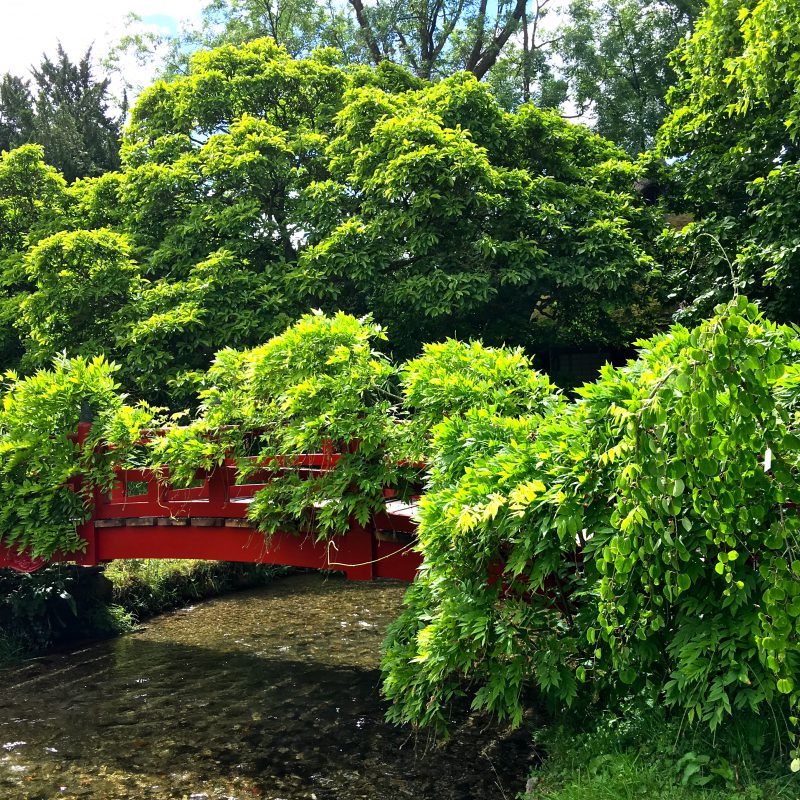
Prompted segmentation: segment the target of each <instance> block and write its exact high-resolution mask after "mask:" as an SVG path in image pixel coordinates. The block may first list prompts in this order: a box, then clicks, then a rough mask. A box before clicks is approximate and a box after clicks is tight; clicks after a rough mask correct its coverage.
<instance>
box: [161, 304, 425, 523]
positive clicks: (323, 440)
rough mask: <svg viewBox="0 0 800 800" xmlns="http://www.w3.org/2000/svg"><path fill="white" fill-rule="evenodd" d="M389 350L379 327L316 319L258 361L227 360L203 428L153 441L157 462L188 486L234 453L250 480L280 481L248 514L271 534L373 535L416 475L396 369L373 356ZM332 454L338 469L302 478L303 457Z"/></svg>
mask: <svg viewBox="0 0 800 800" xmlns="http://www.w3.org/2000/svg"><path fill="white" fill-rule="evenodd" d="M383 339H385V334H384V333H383V331H382V330H381V328H380V326H378V325H376V324H375V323H373V322H372V320H371V319H369V318H365V319H361V320H358V319H355V318H354V317H352V316H348V315H345V314H342V313H339V314H336V315H335V316H333V317H325V316H324V315H322V314H321V313H315V314H311V315H306V316H304V317H302V318H301V319H300V320H299V321H298V322H296V323H295V324H294V325H292V326H290V327H289V328H288V329H287V330H286V331H285V332H284V333H282V334H281V335H279V336H275V337H273V338H272V339H271V340H270V341H268V342H267V343H266V344H264V345H261V346H260V347H257V348H255V349H253V350H249V351H244V352H236V351H232V350H223V351H221V352H220V353H219V354H218V355H217V358H216V359H215V361H214V363H213V365H212V367H211V369H210V370H209V372H208V375H207V377H206V379H205V381H204V384H205V385H204V388H203V390H202V392H201V394H200V397H201V408H200V414H199V415H198V418H197V419H196V420H195V421H194V422H193V423H192V425H190V426H189V427H187V428H180V429H176V430H174V431H169V432H168V433H167V434H166V435H165V436H164V437H159V438H157V439H155V440H154V441H153V443H152V450H153V452H152V459H153V463H154V464H156V465H160V464H162V463H163V464H166V465H168V466H169V467H170V476H171V477H172V478H173V479H178V480H180V479H183V480H191V478H192V477H193V475H194V472H195V470H196V469H197V468H198V467H203V468H210V467H212V466H213V465H214V464H215V463H221V461H222V459H223V458H225V457H230V456H231V455H232V454H233V455H235V456H236V457H238V459H239V460H238V464H239V468H240V477H241V479H242V480H246V479H247V477H248V475H249V474H250V473H251V472H252V471H253V470H257V469H262V470H263V469H267V470H268V471H270V472H272V475H271V479H270V481H269V483H268V484H267V485H266V486H265V487H264V488H263V489H261V490H260V491H259V492H258V493H257V494H256V496H255V498H254V500H253V503H252V504H251V506H250V510H249V516H250V518H251V519H253V520H254V521H255V522H257V523H258V525H259V527H260V528H261V529H262V530H264V531H266V532H267V533H273V532H274V531H276V530H278V529H281V530H297V531H310V530H314V531H315V533H316V535H317V536H319V537H320V538H328V537H330V536H331V535H333V534H336V533H342V532H344V531H346V530H347V529H348V527H349V524H350V520H351V519H355V520H357V521H358V522H359V523H360V524H362V525H366V524H367V522H368V521H369V519H370V518H371V515H372V514H373V513H374V512H375V511H378V510H382V509H383V507H384V497H383V489H384V487H387V486H392V485H397V484H398V483H399V482H400V481H401V480H402V476H403V473H404V472H405V471H408V472H410V469H409V470H404V469H403V468H398V465H397V456H396V453H397V452H399V450H398V447H399V442H400V438H401V432H402V428H401V427H399V426H398V425H396V424H395V421H394V413H393V405H394V399H393V392H392V389H393V386H394V383H395V377H396V376H395V368H394V367H393V366H392V365H391V363H390V362H389V361H388V359H387V358H386V356H384V355H382V354H381V353H379V352H378V351H377V350H376V349H375V344H377V343H378V342H379V341H381V340H383ZM230 426H235V427H233V428H231V427H230ZM325 452H328V453H330V454H331V455H332V454H333V453H337V454H340V455H339V457H338V460H337V461H335V463H331V464H330V465H329V467H330V468H328V469H323V470H321V471H320V470H319V469H317V470H308V469H307V468H305V469H304V468H303V466H304V465H303V463H302V457H303V456H304V455H305V454H308V453H318V454H319V453H325ZM393 455H394V457H393ZM251 456H254V458H250V457H251ZM276 467H277V468H278V470H276ZM281 468H282V469H281Z"/></svg>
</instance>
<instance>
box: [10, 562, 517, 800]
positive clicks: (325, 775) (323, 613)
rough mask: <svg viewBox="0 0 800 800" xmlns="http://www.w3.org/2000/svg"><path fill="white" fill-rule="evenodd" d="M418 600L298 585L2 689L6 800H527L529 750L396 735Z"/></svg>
mask: <svg viewBox="0 0 800 800" xmlns="http://www.w3.org/2000/svg"><path fill="white" fill-rule="evenodd" d="M404 590H405V587H404V586H403V585H401V584H395V583H347V582H345V581H344V580H341V579H338V578H324V577H322V576H319V575H298V576H293V577H289V578H284V579H281V580H278V581H276V582H275V583H274V584H273V585H272V586H270V587H267V588H265V589H259V590H255V591H250V592H244V593H241V594H235V595H229V596H227V597H224V598H220V599H217V600H213V601H210V602H208V603H204V604H202V605H198V606H195V607H193V608H190V609H186V610H184V611H180V612H177V613H175V614H171V615H169V616H165V617H161V618H159V619H156V620H154V621H152V622H151V623H150V624H149V625H148V626H147V628H146V629H145V630H143V631H140V632H138V633H135V634H131V635H129V636H125V637H122V638H119V639H116V640H113V641H111V642H106V643H102V644H99V645H94V646H92V647H89V648H86V649H83V650H79V651H76V652H72V653H68V654H63V655H57V656H52V657H50V658H47V659H44V660H40V661H36V662H33V663H31V664H28V665H26V666H24V667H21V668H19V669H15V670H13V671H10V672H7V673H5V674H3V675H2V683H3V686H4V688H3V691H2V694H0V798H2V800H34V798H37V799H38V798H41V799H42V800H53V799H54V798H87V799H89V800H101V799H102V800H112V799H113V800H124V799H125V798H132V799H133V798H136V800H140V798H148V800H150V799H151V798H152V800H164V799H165V798H191V799H192V800H223V798H228V800H234V799H235V800H246V798H253V797H260V798H271V799H272V800H279V799H282V800H299V799H300V798H305V799H306V800H309V799H311V798H316V800H356V798H359V799H361V798H365V799H368V800H387V799H389V798H404V797H409V798H419V799H420V800H427V798H430V800H434V799H435V800H447V799H448V798H452V800H456V799H457V798H458V799H459V800H460V798H487V800H488V799H490V798H505V797H514V796H515V794H516V792H517V791H518V790H519V789H520V788H521V786H520V782H521V781H524V778H525V773H526V770H527V766H528V763H527V759H528V757H529V752H528V742H529V736H528V734H526V733H525V732H518V733H516V734H513V735H501V734H500V733H498V732H497V731H494V732H491V731H486V730H484V728H483V726H482V724H481V723H482V721H478V720H476V719H475V718H472V717H464V718H463V719H461V720H460V721H459V722H458V724H457V726H456V729H455V734H454V736H453V737H452V739H451V740H450V741H449V742H448V743H447V744H446V745H445V746H443V747H431V746H427V745H428V743H427V742H426V741H423V740H421V739H415V738H414V737H412V736H411V735H410V734H409V731H408V730H404V729H401V728H397V727H394V726H391V725H387V724H386V723H385V722H384V721H383V714H384V711H385V706H384V703H383V702H382V701H381V699H380V695H379V683H380V676H379V673H378V663H379V658H380V644H381V640H382V638H383V636H384V634H385V632H386V626H387V625H388V623H389V622H390V621H391V620H392V619H394V618H395V617H396V616H397V614H398V612H399V610H400V604H401V599H402V596H403V592H404Z"/></svg>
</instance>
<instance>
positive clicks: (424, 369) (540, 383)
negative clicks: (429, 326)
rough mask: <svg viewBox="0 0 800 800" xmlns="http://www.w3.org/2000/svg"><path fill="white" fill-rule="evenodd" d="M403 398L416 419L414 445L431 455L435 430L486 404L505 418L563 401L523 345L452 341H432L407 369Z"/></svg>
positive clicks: (420, 453)
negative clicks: (514, 346)
mask: <svg viewBox="0 0 800 800" xmlns="http://www.w3.org/2000/svg"><path fill="white" fill-rule="evenodd" d="M401 382H402V388H403V401H404V407H405V410H406V413H407V414H408V415H409V418H410V426H409V432H410V439H411V442H413V444H412V443H411V442H410V443H409V444H410V447H411V450H412V452H413V453H414V454H415V455H416V456H417V457H421V456H424V455H427V451H428V449H429V445H430V438H431V431H433V430H434V428H435V427H436V425H438V424H439V423H441V422H442V421H443V420H444V419H446V418H450V417H453V416H459V417H463V416H464V415H465V414H467V413H468V412H469V410H470V409H473V408H479V407H485V408H490V409H491V410H492V411H493V412H494V413H496V414H498V415H500V416H503V417H512V416H513V417H519V416H523V415H526V414H535V413H537V411H541V409H542V408H543V407H544V406H545V404H546V403H548V402H558V398H557V395H556V394H555V387H554V386H553V385H552V384H551V383H550V381H549V379H548V378H547V376H545V375H542V374H540V373H538V372H535V371H534V370H533V369H532V366H531V361H530V359H529V358H528V357H527V356H526V355H525V354H524V353H523V352H522V350H521V349H519V348H516V349H510V348H493V347H485V346H484V345H482V344H481V343H480V342H470V343H469V344H466V343H464V342H459V341H456V340H455V339H448V340H446V341H444V342H441V343H438V344H426V345H424V347H423V349H422V355H420V356H419V357H418V358H415V359H412V360H411V361H406V362H405V364H403V366H402V368H401Z"/></svg>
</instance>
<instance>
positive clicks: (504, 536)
mask: <svg viewBox="0 0 800 800" xmlns="http://www.w3.org/2000/svg"><path fill="white" fill-rule="evenodd" d="M639 346H640V351H639V357H638V358H637V359H636V360H634V361H631V362H629V363H628V364H627V365H626V366H624V367H621V368H612V367H610V366H607V367H605V368H604V369H603V370H602V374H601V377H600V379H599V380H597V381H596V382H594V383H591V384H587V385H585V386H583V387H582V388H581V389H580V390H579V392H578V394H579V397H578V399H577V400H576V401H574V402H572V403H564V402H563V401H559V400H558V399H557V398H555V397H547V396H546V395H543V396H541V400H540V401H539V403H538V404H532V405H530V406H529V408H527V409H526V408H525V407H520V406H517V407H514V405H513V404H511V405H507V406H503V405H502V401H503V400H505V399H507V398H508V397H515V396H517V397H519V395H515V394H514V389H513V387H516V386H517V385H525V381H517V380H514V381H509V378H508V377H507V376H505V375H504V373H503V371H502V370H499V369H497V367H498V366H499V365H500V364H502V363H504V362H503V360H502V358H500V357H499V356H500V355H504V354H495V353H491V352H489V353H485V352H484V351H482V350H480V349H478V348H476V347H475V346H474V345H473V346H472V347H471V348H467V347H466V346H464V345H462V346H460V348H459V347H457V346H456V344H455V343H447V344H445V345H440V346H437V348H436V349H435V348H429V349H428V351H427V353H426V356H424V357H423V358H422V359H420V360H419V362H411V363H410V364H409V365H407V367H406V370H407V372H406V375H407V376H408V377H407V380H408V391H409V395H410V397H411V398H414V401H415V404H417V405H419V406H420V408H421V410H422V412H423V413H425V410H426V407H427V405H426V404H428V405H429V406H430V408H432V409H441V413H447V414H450V415H451V416H450V418H449V419H445V421H444V422H442V423H440V424H439V425H438V426H436V427H435V428H434V436H433V440H432V443H431V444H430V445H429V448H430V452H431V456H430V462H431V471H430V479H429V485H428V491H427V493H426V495H425V497H424V498H423V502H422V514H421V518H422V519H421V526H420V532H419V535H420V549H421V551H422V553H423V556H424V566H423V569H422V572H421V573H420V576H419V578H418V579H417V585H416V586H415V587H414V588H413V589H412V590H411V591H410V592H409V596H408V603H409V607H408V610H407V611H406V612H405V613H404V615H403V617H402V618H401V619H400V620H399V621H398V623H397V625H396V626H395V627H394V629H393V631H392V634H391V635H390V638H389V643H388V645H387V654H386V657H385V659H384V666H383V669H384V678H385V683H384V690H385V692H386V694H387V695H388V696H389V697H390V698H391V699H392V700H393V701H394V702H395V706H394V708H393V710H392V712H391V714H392V715H393V718H395V719H400V720H406V721H414V722H418V723H422V724H433V725H437V726H441V725H443V724H444V722H443V720H444V708H445V707H444V705H443V703H444V702H445V699H446V698H448V697H450V696H451V695H452V693H454V692H456V691H459V690H460V688H461V687H462V686H463V685H464V681H466V680H469V681H470V682H471V685H473V686H474V687H476V688H477V689H478V694H477V695H476V703H477V704H478V705H479V706H480V707H483V708H488V709H490V710H492V711H494V712H495V713H496V714H498V715H500V716H503V717H507V718H510V719H514V718H516V717H517V716H518V714H519V712H520V704H521V701H520V700H519V697H518V696H514V697H511V698H509V697H508V696H507V695H505V694H503V693H502V692H500V691H499V686H500V684H501V683H502V681H504V680H505V679H506V678H507V677H508V675H509V672H510V671H511V672H513V670H515V669H516V666H515V665H517V664H524V665H525V666H524V667H522V676H521V677H519V676H518V674H517V673H516V672H513V676H514V677H513V680H514V681H516V680H520V681H521V685H525V684H532V685H535V686H537V687H538V688H539V689H540V690H542V691H544V692H546V693H547V694H548V695H550V696H551V697H553V698H555V699H557V700H560V701H561V702H564V703H568V702H571V701H572V699H573V698H574V696H575V692H576V691H577V688H576V687H577V685H578V683H580V684H582V685H585V686H586V687H587V691H590V692H600V693H602V694H603V696H605V697H611V698H613V697H615V696H620V695H621V694H624V693H625V690H624V689H623V688H622V687H630V688H629V689H628V691H632V692H643V691H648V692H654V693H662V694H661V696H662V698H663V699H665V700H666V702H667V704H668V705H672V706H677V707H679V708H680V709H682V710H683V711H684V712H685V713H686V714H687V715H688V717H689V719H690V720H692V721H696V720H699V721H702V722H703V723H704V724H708V725H710V726H711V727H712V728H713V727H717V726H719V725H721V724H723V722H724V719H725V718H726V717H727V716H728V715H730V714H732V713H734V712H735V710H736V709H741V708H749V709H758V708H759V707H761V706H762V705H763V704H765V703H769V702H772V701H774V699H775V697H777V696H778V695H781V694H782V695H786V697H787V698H788V701H789V702H790V703H792V704H794V703H795V702H796V697H795V692H794V685H795V683H796V679H797V669H798V665H800V640H799V639H798V637H797V633H796V630H797V627H796V624H795V622H796V620H797V619H798V615H800V581H798V579H797V576H796V574H795V572H794V570H793V566H791V565H794V564H795V563H796V562H798V561H799V560H800V553H798V552H796V549H797V544H796V542H797V532H798V530H799V529H800V518H799V517H798V516H797V515H796V514H794V513H793V512H792V511H790V510H789V509H787V508H786V507H785V503H786V502H787V501H791V502H797V500H798V499H800V485H799V484H798V478H797V476H798V474H799V473H798V469H799V468H800V453H798V451H797V447H796V438H795V437H796V435H797V429H798V422H800V415H799V414H798V411H797V409H798V405H797V400H798V397H800V388H799V387H798V385H797V380H796V365H797V363H798V354H800V339H798V335H797V332H796V331H795V330H794V329H792V328H781V327H777V326H775V325H773V324H772V323H770V322H768V321H766V320H765V319H764V318H763V317H762V316H761V315H760V313H759V312H758V310H757V309H756V308H755V306H754V305H752V304H750V303H749V302H748V301H747V300H746V299H744V298H738V299H737V300H736V301H735V302H733V303H731V304H729V305H728V306H720V307H719V308H718V309H717V313H716V316H715V317H713V318H712V319H710V320H708V321H706V322H704V323H703V324H702V325H700V326H698V327H697V328H695V329H694V330H691V331H690V330H687V329H686V328H682V327H680V326H676V327H674V328H673V329H672V330H671V331H670V332H669V333H668V334H664V335H660V336H657V337H654V338H653V339H650V340H648V341H646V342H640V343H639ZM467 355H469V356H470V358H472V359H474V368H475V372H474V373H473V372H472V371H471V369H470V368H469V365H470V362H469V361H468V360H467ZM438 359H441V366H442V367H443V368H441V369H439V368H438V366H439V363H440V362H439V360H438ZM517 367H518V369H519V370H520V371H519V373H517V372H512V373H511V374H512V375H521V374H522V371H523V367H522V365H517ZM478 376H480V378H482V379H483V380H484V381H485V384H486V385H484V384H483V383H481V382H480V381H477V378H478ZM472 381H476V382H475V383H474V384H473V383H472ZM473 386H475V387H479V391H478V392H476V393H475V394H474V395H473V394H471V392H470V390H471V388H472V387H473ZM446 389H447V390H449V391H452V394H448V393H446V392H445V390H446ZM461 391H463V392H464V395H463V396H464V397H465V398H469V400H470V402H471V403H472V404H473V405H474V406H477V407H473V408H471V409H470V410H467V411H461V410H460V409H459V406H458V401H459V399H460V394H459V392H461ZM480 396H483V397H484V398H485V399H486V402H487V407H484V408H481V407H480V405H479V404H480ZM446 403H452V405H447V404H446ZM501 410H505V413H506V414H509V415H511V414H515V413H516V414H521V415H522V416H520V417H518V418H515V417H513V416H502V415H501V413H500V412H501ZM537 414H538V415H541V416H536V415H537ZM768 448H770V449H771V451H772V452H773V465H772V468H771V469H770V470H769V471H765V469H764V463H763V462H764V454H765V452H766V451H767V449H768ZM778 454H780V455H778ZM579 547H580V548H581V554H580V556H578V555H577V551H578V549H579ZM523 603H524V614H523V615H522V616H520V617H519V618H518V619H519V621H520V624H521V625H522V627H519V628H515V629H514V635H513V637H512V639H511V640H510V641H508V640H506V639H504V638H503V636H504V633H505V631H506V627H505V622H504V620H505V619H506V615H508V614H511V613H512V611H511V610H512V609H514V610H515V611H514V613H519V605H521V604H523ZM476 607H480V608H484V609H491V611H490V612H484V613H486V616H487V621H486V626H488V627H485V628H484V629H482V630H483V631H485V630H487V629H488V630H489V631H491V632H492V633H491V635H489V637H488V638H487V635H486V633H485V632H482V633H481V637H480V639H473V638H471V633H470V632H469V631H468V630H467V629H465V628H463V627H461V626H462V625H463V624H464V620H465V619H466V615H467V614H468V613H469V610H470V609H472V608H476ZM423 624H424V625H425V626H426V630H427V632H426V634H425V658H424V659H423V660H421V661H414V658H415V648H416V647H417V640H416V639H415V636H414V631H416V630H417V629H418V626H421V625H423ZM431 626H433V627H431ZM556 636H557V637H558V644H557V645H554V643H553V639H552V637H556ZM551 647H556V652H558V654H559V657H560V658H561V659H562V661H561V663H560V668H559V669H558V670H556V671H555V672H553V671H552V667H551V666H550V665H551V661H550V658H551V653H550V651H549V648H551ZM743 675H744V676H745V677H744V678H742V676H743Z"/></svg>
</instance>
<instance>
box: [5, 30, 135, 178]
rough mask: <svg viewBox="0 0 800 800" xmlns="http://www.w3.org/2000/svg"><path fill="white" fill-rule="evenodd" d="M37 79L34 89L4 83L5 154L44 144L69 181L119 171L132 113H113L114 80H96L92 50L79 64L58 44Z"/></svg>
mask: <svg viewBox="0 0 800 800" xmlns="http://www.w3.org/2000/svg"><path fill="white" fill-rule="evenodd" d="M32 76H33V84H31V82H30V81H27V80H25V79H23V78H20V77H18V76H16V75H11V74H10V73H7V74H6V75H4V76H3V78H2V81H0V151H2V150H11V149H12V148H13V147H18V146H20V145H22V144H28V143H36V144H40V145H42V146H43V147H44V150H45V158H46V159H47V162H48V163H49V164H51V165H52V166H54V167H55V168H56V169H58V170H59V171H60V172H61V173H62V174H63V175H64V177H65V178H66V179H67V180H68V181H72V180H74V179H75V178H82V177H86V176H89V175H92V176H98V175H102V174H103V173H104V172H107V171H109V170H113V169H116V168H117V167H118V166H119V138H120V134H121V130H122V121H123V120H124V117H125V114H126V111H127V110H126V109H125V108H123V109H122V110H121V113H120V115H119V116H114V115H113V114H112V111H111V108H110V97H109V80H108V78H103V79H97V78H96V77H95V75H94V70H93V67H92V52H91V49H90V50H88V51H87V52H86V53H85V54H84V55H83V56H82V57H81V59H80V60H79V61H78V63H76V64H75V63H73V62H72V61H70V59H69V57H68V56H67V54H66V52H65V51H64V49H63V48H62V47H61V45H60V44H59V46H58V51H57V55H56V58H55V59H51V58H50V57H49V56H47V55H45V56H43V57H42V61H41V63H40V64H39V66H38V67H34V68H33V69H32Z"/></svg>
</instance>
